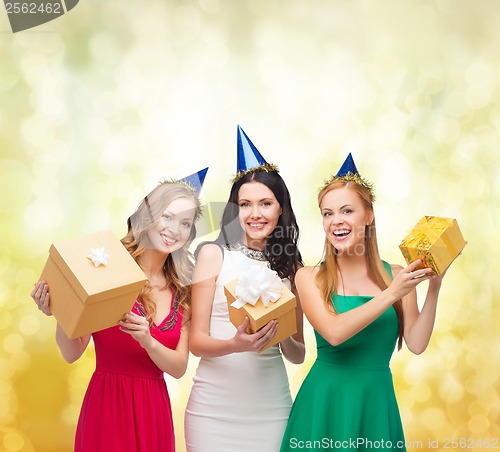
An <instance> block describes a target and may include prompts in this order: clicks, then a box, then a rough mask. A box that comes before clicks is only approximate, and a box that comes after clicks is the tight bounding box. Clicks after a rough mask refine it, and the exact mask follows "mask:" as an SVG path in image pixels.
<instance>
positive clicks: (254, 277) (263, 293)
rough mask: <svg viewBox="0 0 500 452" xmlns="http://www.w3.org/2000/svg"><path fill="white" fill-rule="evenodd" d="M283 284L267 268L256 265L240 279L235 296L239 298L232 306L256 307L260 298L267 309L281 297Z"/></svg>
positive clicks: (276, 275) (273, 272)
mask: <svg viewBox="0 0 500 452" xmlns="http://www.w3.org/2000/svg"><path fill="white" fill-rule="evenodd" d="M282 292H283V283H282V282H281V279H280V277H279V276H278V274H277V273H276V272H275V271H273V270H271V269H270V268H267V267H261V266H259V265H254V266H253V267H250V268H249V269H248V270H246V271H245V272H244V273H242V274H241V275H240V276H239V278H238V283H237V284H236V288H235V295H236V296H237V297H238V298H237V299H236V300H235V301H234V302H233V303H231V306H234V307H235V308H237V309H239V308H241V307H242V306H244V305H245V304H247V303H248V304H251V305H252V306H255V304H256V303H257V300H258V299H259V298H260V299H261V300H262V303H263V304H264V306H265V307H266V308H267V307H268V306H269V303H271V302H272V303H274V302H275V301H277V300H278V299H279V298H280V297H281V293H282Z"/></svg>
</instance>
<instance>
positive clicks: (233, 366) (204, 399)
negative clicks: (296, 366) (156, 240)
mask: <svg viewBox="0 0 500 452" xmlns="http://www.w3.org/2000/svg"><path fill="white" fill-rule="evenodd" d="M240 247H242V245H240ZM232 248H234V247H232ZM248 251H251V250H248V248H243V249H242V251H241V250H240V251H238V250H233V251H229V250H227V249H225V248H224V261H223V264H222V269H221V272H220V274H219V277H218V279H217V282H216V290H215V296H214V300H213V305H212V315H211V318H210V336H211V337H213V338H216V339H231V338H232V337H233V336H234V335H235V333H236V328H235V327H234V326H233V324H232V323H231V322H230V320H229V315H228V309H227V301H226V296H225V295H224V284H225V283H227V282H229V281H231V280H233V279H235V278H237V277H238V276H239V275H240V274H241V273H242V272H244V271H245V270H246V269H247V268H249V267H251V266H252V265H256V264H257V265H262V262H258V261H256V260H254V259H252V258H251V257H248V256H246V255H245V254H243V252H247V253H248ZM283 282H285V283H288V285H289V281H288V280H284V281H283ZM291 406H292V398H291V396H290V388H289V385H288V377H287V374H286V369H285V365H284V363H283V358H282V355H281V352H280V349H279V347H278V345H273V346H272V347H270V348H268V349H267V350H266V351H264V352H262V353H255V352H241V353H232V354H230V355H225V356H219V357H216V358H202V359H201V360H200V363H199V365H198V369H197V371H196V375H195V376H194V378H193V387H192V389H191V394H190V397H189V401H188V404H187V408H186V414H185V419H184V433H185V438H186V449H187V451H188V452H257V451H259V452H276V451H278V450H279V448H280V444H281V440H282V438H283V433H284V431H285V428H286V424H287V421H288V416H289V414H290V409H291Z"/></svg>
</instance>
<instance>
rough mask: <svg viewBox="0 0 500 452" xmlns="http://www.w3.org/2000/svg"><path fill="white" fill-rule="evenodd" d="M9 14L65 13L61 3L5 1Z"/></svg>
mask: <svg viewBox="0 0 500 452" xmlns="http://www.w3.org/2000/svg"><path fill="white" fill-rule="evenodd" d="M5 9H6V10H7V14H19V13H23V14H44V13H47V14H61V13H63V12H64V11H63V9H62V5H61V4H60V3H40V4H36V3H19V2H14V3H5Z"/></svg>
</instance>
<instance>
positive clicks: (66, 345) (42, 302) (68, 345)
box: [31, 281, 90, 363]
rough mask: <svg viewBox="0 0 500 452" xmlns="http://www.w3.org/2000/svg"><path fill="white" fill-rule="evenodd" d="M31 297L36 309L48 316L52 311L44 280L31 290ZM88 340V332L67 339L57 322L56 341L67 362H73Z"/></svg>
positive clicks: (81, 353)
mask: <svg viewBox="0 0 500 452" xmlns="http://www.w3.org/2000/svg"><path fill="white" fill-rule="evenodd" d="M31 297H32V298H33V300H35V303H36V304H37V306H38V309H40V311H42V312H43V313H44V314H45V315H47V316H50V315H52V312H51V310H50V293H49V287H48V286H47V284H46V283H45V282H44V281H38V282H37V283H36V284H35V287H34V288H33V290H32V291H31ZM89 342H90V334H87V335H85V336H82V337H77V338H76V339H69V338H68V336H66V333H65V332H64V331H63V329H62V328H61V326H60V325H59V323H58V324H57V328H56V343H57V346H58V347H59V350H60V352H61V355H62V357H63V358H64V360H65V361H67V362H68V363H73V362H75V361H76V360H77V359H79V358H80V356H82V355H83V352H84V351H85V349H86V348H87V346H88V345H89Z"/></svg>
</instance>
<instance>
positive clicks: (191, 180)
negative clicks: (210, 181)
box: [179, 166, 208, 197]
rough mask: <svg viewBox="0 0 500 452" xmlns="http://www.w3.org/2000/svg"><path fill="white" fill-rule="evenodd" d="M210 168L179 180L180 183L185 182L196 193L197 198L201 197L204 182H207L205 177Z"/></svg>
mask: <svg viewBox="0 0 500 452" xmlns="http://www.w3.org/2000/svg"><path fill="white" fill-rule="evenodd" d="M207 171H208V166H207V167H206V168H203V169H202V170H200V171H198V172H196V173H193V174H190V175H189V176H186V177H183V178H182V179H179V182H183V183H185V184H187V185H189V186H190V187H191V188H192V189H193V190H194V191H195V193H196V196H198V197H199V196H200V193H201V189H202V187H203V182H205V176H206V175H207Z"/></svg>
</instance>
